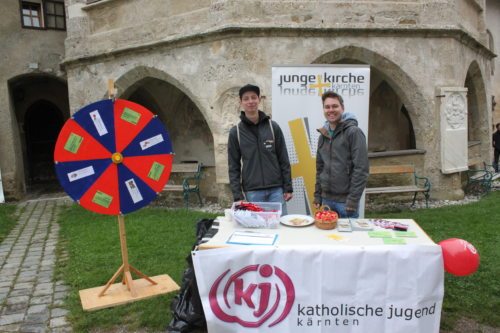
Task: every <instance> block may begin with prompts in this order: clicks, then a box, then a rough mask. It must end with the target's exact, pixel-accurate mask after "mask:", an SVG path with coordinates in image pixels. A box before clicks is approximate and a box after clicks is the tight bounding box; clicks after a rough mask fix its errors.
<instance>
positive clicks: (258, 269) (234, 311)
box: [209, 265, 295, 328]
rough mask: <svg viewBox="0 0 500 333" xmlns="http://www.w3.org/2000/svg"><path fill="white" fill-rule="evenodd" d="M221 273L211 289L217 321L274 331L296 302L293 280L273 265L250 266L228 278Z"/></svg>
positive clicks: (212, 303) (211, 299)
mask: <svg viewBox="0 0 500 333" xmlns="http://www.w3.org/2000/svg"><path fill="white" fill-rule="evenodd" d="M229 272H230V269H228V270H227V271H225V272H224V273H222V274H221V275H220V276H219V277H218V278H217V279H216V280H215V282H214V284H213V285H212V288H211V289H210V294H209V300H210V307H211V308H212V311H213V313H214V314H215V316H216V317H217V318H219V319H220V320H222V321H225V322H228V323H238V324H240V325H242V326H244V327H252V328H255V327H260V326H261V325H263V324H264V323H267V322H269V324H268V327H272V326H274V325H276V324H278V323H280V322H281V321H283V319H285V318H286V316H287V315H288V314H289V313H290V310H291V308H292V306H293V302H294V300H295V288H294V286H293V282H292V280H291V279H290V277H289V276H288V275H287V274H286V273H285V272H284V271H282V270H281V269H280V268H278V267H276V266H271V265H249V266H246V267H244V268H242V269H240V270H239V271H237V272H236V273H234V274H232V275H229Z"/></svg>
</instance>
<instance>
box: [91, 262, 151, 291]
mask: <svg viewBox="0 0 500 333" xmlns="http://www.w3.org/2000/svg"><path fill="white" fill-rule="evenodd" d="M130 271H133V272H134V273H135V274H137V275H139V276H140V277H142V278H143V279H145V280H147V281H149V282H150V283H151V284H152V285H156V284H157V283H156V282H155V281H153V280H152V279H151V278H150V277H149V276H147V275H146V274H144V273H142V272H141V271H139V270H138V269H136V268H134V267H133V266H132V265H128V269H127V270H125V265H121V266H120V268H118V270H117V271H116V273H115V274H114V275H113V277H111V279H109V281H108V283H106V285H105V286H104V288H103V289H102V291H101V292H100V293H99V297H101V296H104V294H105V293H106V290H108V288H109V287H110V286H111V285H112V284H113V282H115V280H116V278H117V277H118V276H120V274H122V273H123V279H122V283H123V284H124V285H126V286H127V289H128V291H130V294H131V295H132V297H136V296H137V293H136V291H135V288H134V280H133V279H132V274H130Z"/></svg>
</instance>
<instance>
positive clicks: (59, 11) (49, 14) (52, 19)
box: [43, 0, 66, 30]
mask: <svg viewBox="0 0 500 333" xmlns="http://www.w3.org/2000/svg"><path fill="white" fill-rule="evenodd" d="M43 4H44V8H45V27H46V28H48V29H58V30H65V29H66V17H65V15H64V2H63V1H57V0H45V1H44V2H43Z"/></svg>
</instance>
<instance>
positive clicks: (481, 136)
mask: <svg viewBox="0 0 500 333" xmlns="http://www.w3.org/2000/svg"><path fill="white" fill-rule="evenodd" d="M464 87H465V88H467V130H468V133H467V139H468V141H469V142H474V141H475V142H481V143H483V142H484V143H486V142H488V141H489V133H488V128H489V126H488V114H489V112H488V103H487V97H486V88H485V85H484V81H483V75H482V73H481V68H480V67H479V64H478V63H477V62H476V61H473V62H472V63H471V64H470V66H469V68H468V70H467V74H466V76H465V82H464Z"/></svg>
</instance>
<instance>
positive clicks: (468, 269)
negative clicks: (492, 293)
mask: <svg viewBox="0 0 500 333" xmlns="http://www.w3.org/2000/svg"><path fill="white" fill-rule="evenodd" d="M439 245H440V246H441V250H442V251H443V261H444V270H445V271H446V272H448V273H450V274H453V275H457V276H466V275H470V274H472V273H474V272H475V271H477V268H478V267H479V253H478V252H477V250H476V248H475V247H474V246H473V245H472V244H471V243H469V242H467V241H465V240H463V239H459V238H450V239H445V240H443V241H441V242H439Z"/></svg>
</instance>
